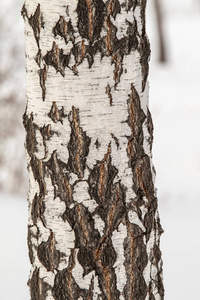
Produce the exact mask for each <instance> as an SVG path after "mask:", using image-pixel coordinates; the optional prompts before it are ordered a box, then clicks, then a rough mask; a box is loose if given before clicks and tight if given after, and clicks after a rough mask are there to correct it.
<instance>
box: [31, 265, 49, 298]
mask: <svg viewBox="0 0 200 300" xmlns="http://www.w3.org/2000/svg"><path fill="white" fill-rule="evenodd" d="M39 272H40V271H39V268H35V270H34V272H33V274H32V276H31V279H30V280H29V281H28V285H29V287H30V294H31V295H30V296H31V300H45V299H46V297H47V291H48V290H50V289H51V286H50V285H49V284H48V283H46V282H44V281H43V280H42V279H41V278H40V274H39ZM38 287H40V288H38Z"/></svg>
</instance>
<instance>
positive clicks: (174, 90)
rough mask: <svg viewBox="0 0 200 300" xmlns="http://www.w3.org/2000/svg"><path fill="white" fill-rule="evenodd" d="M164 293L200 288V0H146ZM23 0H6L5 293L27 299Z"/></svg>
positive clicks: (2, 127)
mask: <svg viewBox="0 0 200 300" xmlns="http://www.w3.org/2000/svg"><path fill="white" fill-rule="evenodd" d="M147 3H148V7H147V33H148V35H149V39H150V42H151V50H152V54H151V61H150V75H149V83H150V96H149V105H150V110H151V112H152V116H153V121H154V145H153V163H154V165H155V168H156V171H157V177H156V187H157V190H158V199H159V209H160V217H161V222H162V226H163V228H164V230H165V233H164V234H163V236H162V239H161V249H162V252H163V261H164V284H165V300H186V299H187V300H188V299H194V300H196V299H199V294H200V285H199V279H200V260H199V253H200V239H199V230H200V34H199V31H200V0H176V1H174V0H159V1H158V0H147ZM22 5H23V1H22V0H18V1H15V0H1V2H0V236H1V247H0V269H1V272H0V299H3V300H4V299H5V300H13V299H15V300H28V299H30V297H29V294H28V288H27V286H26V282H27V278H28V274H29V268H30V265H29V260H28V255H27V253H28V249H27V245H26V234H27V231H26V227H27V218H28V217H27V209H28V205H27V201H26V195H27V189H28V174H27V171H26V159H25V151H24V146H23V145H24V129H23V126H22V114H23V113H24V110H25V46H24V25H23V20H22V18H21V16H20V11H21V7H22Z"/></svg>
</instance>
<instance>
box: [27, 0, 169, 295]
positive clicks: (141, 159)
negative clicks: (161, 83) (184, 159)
mask: <svg viewBox="0 0 200 300" xmlns="http://www.w3.org/2000/svg"><path fill="white" fill-rule="evenodd" d="M145 7H146V0H141V1H136V0H135V1H134V0H73V1H70V0H59V1H57V0H52V1H47V0H35V1H33V0H29V1H26V2H25V4H24V6H23V9H22V15H23V17H24V19H25V25H26V27H25V34H26V63H27V107H26V112H25V114H24V118H23V120H24V126H25V129H26V133H27V135H26V150H27V159H28V171H29V181H30V187H29V196H28V199H29V225H28V245H29V256H30V261H31V264H32V269H31V274H30V278H29V287H30V294H31V299H33V300H39V299H40V300H43V299H48V300H51V299H56V300H65V299H66V300H77V299H79V300H81V299H84V300H86V299H87V300H89V299H98V300H100V299H102V300H104V299H105V300H106V299H107V300H111V299H112V300H117V299H120V300H122V299H125V300H128V299H130V300H131V299H135V300H143V299H144V300H145V299H152V300H153V299H163V297H164V296H163V295H164V291H163V284H162V261H161V252H160V249H159V240H160V235H161V233H162V228H161V226H160V221H159V216H158V211H157V198H156V191H155V188H154V170H153V167H152V163H151V148H152V140H153V136H152V131H153V125H152V120H151V115H150V112H149V109H148V83H147V76H148V59H149V54H150V48H149V42H148V39H147V36H146V32H145Z"/></svg>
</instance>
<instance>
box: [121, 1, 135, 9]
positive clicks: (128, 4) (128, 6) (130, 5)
mask: <svg viewBox="0 0 200 300" xmlns="http://www.w3.org/2000/svg"><path fill="white" fill-rule="evenodd" d="M138 4H139V3H138V0H124V2H122V4H121V6H122V7H124V8H125V9H126V11H130V10H131V9H132V11H134V10H135V8H136V6H137V5H138Z"/></svg>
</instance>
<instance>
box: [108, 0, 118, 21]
mask: <svg viewBox="0 0 200 300" xmlns="http://www.w3.org/2000/svg"><path fill="white" fill-rule="evenodd" d="M106 10H107V11H108V13H109V14H110V15H111V16H113V18H114V19H115V18H116V15H117V14H119V13H120V11H121V5H120V3H119V0H111V1H107V3H106Z"/></svg>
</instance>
